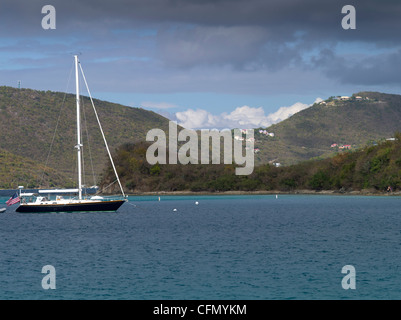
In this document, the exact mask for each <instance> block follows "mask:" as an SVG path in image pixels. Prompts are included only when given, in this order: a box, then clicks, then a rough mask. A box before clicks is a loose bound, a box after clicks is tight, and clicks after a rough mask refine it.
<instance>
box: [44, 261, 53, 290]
mask: <svg viewBox="0 0 401 320" xmlns="http://www.w3.org/2000/svg"><path fill="white" fill-rule="evenodd" d="M42 273H46V275H45V276H44V277H43V279H42V288H43V289H44V290H48V289H56V268H54V267H53V266H52V265H50V264H48V265H45V266H43V268H42Z"/></svg>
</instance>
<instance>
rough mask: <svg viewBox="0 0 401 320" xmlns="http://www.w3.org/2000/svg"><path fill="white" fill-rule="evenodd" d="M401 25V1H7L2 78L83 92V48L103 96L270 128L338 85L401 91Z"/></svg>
mask: <svg viewBox="0 0 401 320" xmlns="http://www.w3.org/2000/svg"><path fill="white" fill-rule="evenodd" d="M348 4H349V5H353V6H354V7H355V9H356V29H354V30H352V29H349V30H344V29H343V28H342V26H341V21H342V19H343V17H344V16H346V14H343V13H342V12H341V10H342V8H343V6H344V5H348ZM45 5H53V6H54V8H55V9H56V29H54V30H51V29H49V30H45V29H43V28H42V19H43V18H44V17H45V16H46V14H42V12H41V11H42V7H43V6H45ZM400 30H401V1H399V0H384V1H377V0H363V1H362V0H360V1H344V0H343V1H337V0H303V1H300V0H131V1H128V0H113V1H109V0H107V1H105V0H96V1H88V0H80V1H77V0H70V1H61V0H46V1H40V0H25V1H21V0H2V1H1V3H0V85H7V86H14V87H16V86H17V83H18V80H21V82H22V87H25V88H32V89H40V90H53V91H66V90H67V91H69V92H73V91H74V87H73V85H71V84H70V85H69V86H67V83H68V79H69V74H70V71H71V67H72V61H73V58H72V54H73V53H76V52H80V53H81V55H80V60H81V63H82V66H83V68H84V70H85V75H86V78H87V80H88V82H89V86H90V88H91V93H92V95H93V96H94V97H95V98H99V99H105V100H108V101H112V102H116V103H121V104H124V105H128V106H133V107H143V108H145V109H149V110H153V111H157V112H159V113H161V114H163V115H166V116H168V117H170V118H171V119H175V120H177V121H178V122H179V123H180V124H182V125H184V126H186V127H188V128H208V127H210V128H211V127H213V128H222V127H235V126H240V127H260V126H268V125H270V124H272V123H275V122H277V121H280V120H283V119H285V118H286V117H288V116H290V115H292V114H293V113H295V112H297V111H300V110H302V109H304V108H307V107H308V106H310V105H311V104H313V102H315V101H316V100H317V99H327V98H328V97H330V96H333V95H351V94H352V93H355V92H358V91H362V90H364V91H367V90H369V91H381V92H387V93H401V41H400ZM317 101H319V100H317Z"/></svg>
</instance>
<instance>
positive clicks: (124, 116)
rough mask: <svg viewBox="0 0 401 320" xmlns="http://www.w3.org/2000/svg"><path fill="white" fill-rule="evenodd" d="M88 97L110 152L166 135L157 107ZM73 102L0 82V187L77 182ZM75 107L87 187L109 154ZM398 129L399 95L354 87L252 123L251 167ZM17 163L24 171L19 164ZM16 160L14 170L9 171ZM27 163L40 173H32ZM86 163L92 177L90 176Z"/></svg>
mask: <svg viewBox="0 0 401 320" xmlns="http://www.w3.org/2000/svg"><path fill="white" fill-rule="evenodd" d="M94 103H95V106H96V108H97V111H98V113H99V117H100V120H101V123H102V126H103V129H104V131H105V135H106V138H107V140H108V143H109V146H110V148H111V150H112V151H114V150H115V149H116V148H119V147H120V146H122V145H123V144H125V143H136V142H140V141H144V140H145V137H146V134H147V132H148V131H149V130H151V129H154V128H160V129H162V130H164V131H165V132H166V134H168V128H169V120H168V119H167V118H164V117H163V116H161V115H159V114H157V113H154V112H151V111H147V110H144V109H141V108H132V107H127V106H123V105H120V104H115V103H110V102H106V101H101V100H97V99H94ZM75 107H76V106H75V95H73V94H65V93H61V92H51V91H38V90H31V89H17V88H11V87H5V86H2V87H0V128H1V132H2V139H0V150H1V152H4V155H5V156H3V157H0V158H1V159H2V160H1V161H0V164H2V165H3V169H2V172H3V176H2V181H0V187H2V188H16V187H17V185H21V184H22V185H24V184H26V185H30V186H31V187H39V185H37V184H39V182H40V181H41V180H42V179H41V178H42V177H44V179H45V180H44V181H42V183H43V186H61V185H63V186H66V185H76V180H75V179H76V170H77V169H76V151H75V149H74V146H75V144H76V124H75ZM82 107H83V111H82V121H83V124H82V139H83V144H84V162H85V164H86V166H85V167H86V168H87V169H86V171H85V172H84V177H85V181H84V184H86V185H87V186H91V185H93V184H94V183H99V182H100V180H101V177H100V175H101V174H102V173H103V172H104V169H105V168H106V167H107V163H108V160H107V156H106V150H105V148H104V144H103V140H102V137H101V134H100V132H99V130H98V126H97V123H96V119H95V117H94V115H93V112H92V110H91V109H92V107H91V104H90V101H89V99H88V98H87V97H83V98H82ZM56 127H57V131H55V128H56ZM86 129H87V130H88V132H89V142H90V143H89V144H88V136H87V133H86V131H87V130H86ZM259 131H261V132H259ZM399 131H401V96H400V95H395V94H385V93H379V92H358V93H355V94H353V95H352V96H351V97H349V98H348V99H347V98H345V97H343V98H340V97H331V98H329V99H326V100H325V101H323V102H320V103H315V104H314V105H313V106H311V107H309V108H307V109H305V110H302V111H300V112H298V113H296V114H294V115H293V116H291V117H290V118H288V119H286V120H284V121H282V122H280V123H277V124H275V125H272V126H270V127H268V128H258V129H256V130H255V140H256V141H255V151H256V153H255V165H260V164H264V163H280V164H282V165H291V164H295V163H299V162H302V161H304V160H309V159H311V158H316V157H323V158H325V157H329V156H331V155H334V154H336V153H337V152H339V151H340V152H342V151H341V150H340V149H339V147H341V146H350V148H351V151H352V150H355V149H357V148H359V147H363V146H366V145H368V144H373V143H374V142H375V141H381V140H384V139H386V138H391V137H392V136H393V134H394V133H395V132H399ZM267 132H268V133H271V135H268V134H266V133H267ZM93 133H95V134H93ZM89 145H90V148H89ZM333 145H336V146H335V147H332V146H333ZM50 149H51V150H52V152H51V153H50V154H49V150H50ZM89 155H92V160H90V158H89ZM6 159H7V160H6ZM28 159H29V161H28ZM24 163H26V170H25V172H24V170H22V168H23V167H22V166H21V165H23V164H24ZM16 165H18V166H19V168H20V169H19V170H13V168H12V167H13V166H16ZM131 165H132V166H134V165H136V164H134V163H133V164H131ZM33 167H35V168H36V169H35V170H36V171H38V170H39V171H41V170H42V171H44V172H45V174H43V172H42V174H37V173H33V171H35V170H33V171H32V170H31V168H33ZM91 167H93V168H94V175H95V178H96V179H93V175H92V171H91ZM36 171H35V172H36ZM7 172H8V174H9V175H10V177H7ZM11 176H12V177H11ZM39 178H40V180H39V181H38V179H39ZM13 184H15V186H14V185H13Z"/></svg>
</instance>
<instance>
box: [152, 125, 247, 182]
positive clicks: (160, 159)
mask: <svg viewBox="0 0 401 320" xmlns="http://www.w3.org/2000/svg"><path fill="white" fill-rule="evenodd" d="M233 133H234V134H233ZM233 133H232V132H231V130H228V129H226V130H221V131H220V130H216V129H213V130H208V129H203V130H201V131H200V139H201V142H200V149H201V150H200V164H209V163H210V153H211V160H212V161H211V163H212V164H220V163H221V161H220V158H221V139H223V149H224V150H223V163H224V164H233V163H235V164H237V165H240V166H241V167H237V168H235V174H236V175H249V174H251V173H252V172H253V168H254V146H255V138H254V132H253V129H247V130H240V129H234V130H233ZM243 133H245V137H243V136H242V135H243ZM210 140H211V148H210ZM146 141H153V142H154V143H153V144H152V145H150V146H149V148H148V149H147V151H146V160H147V161H148V163H149V164H156V163H159V164H167V163H169V164H177V163H178V162H179V163H181V164H199V138H198V133H197V132H196V131H195V130H191V129H182V130H181V131H180V132H178V126H177V124H176V123H175V122H174V121H170V122H169V134H168V149H169V154H168V159H167V138H166V134H165V132H164V131H163V130H161V129H151V130H149V131H148V133H147V135H146ZM178 142H185V143H184V144H183V145H181V147H180V148H179V149H178ZM243 142H245V156H244V155H243ZM242 165H243V166H242Z"/></svg>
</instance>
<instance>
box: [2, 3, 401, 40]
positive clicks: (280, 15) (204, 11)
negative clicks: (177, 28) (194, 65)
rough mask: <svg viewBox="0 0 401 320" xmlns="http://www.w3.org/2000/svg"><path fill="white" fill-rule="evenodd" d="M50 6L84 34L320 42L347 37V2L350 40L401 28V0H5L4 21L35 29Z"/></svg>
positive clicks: (392, 34) (387, 35)
mask: <svg viewBox="0 0 401 320" xmlns="http://www.w3.org/2000/svg"><path fill="white" fill-rule="evenodd" d="M46 4H51V5H53V6H54V7H55V8H56V11H57V19H58V24H61V26H66V27H67V26H68V27H70V28H72V29H75V30H79V29H80V28H83V29H82V30H81V31H82V32H85V30H84V28H87V29H89V30H96V29H97V30H102V29H104V28H110V27H113V26H115V27H124V26H125V27H127V28H130V27H138V26H141V25H144V24H148V25H160V24H166V23H167V24H191V25H199V26H225V27H230V26H258V27H263V28H272V29H274V34H273V35H272V37H274V38H275V39H282V37H284V38H285V39H287V38H291V37H292V36H293V35H294V32H296V31H299V30H302V31H305V32H306V33H308V34H310V35H312V36H316V37H321V40H324V39H325V38H326V39H329V38H330V37H341V38H343V37H345V36H344V30H342V29H341V28H339V26H340V25H341V18H342V17H343V15H342V14H341V8H342V7H343V6H344V5H345V4H352V5H354V6H355V8H356V10H357V30H355V31H354V32H353V33H352V36H351V37H350V38H352V39H364V40H369V39H370V40H373V39H375V40H383V41H384V40H391V39H392V40H395V39H397V32H398V30H399V28H400V26H401V19H399V17H400V16H401V2H400V1H391V0H385V1H377V0H364V1H362V0H360V1H343V0H341V1H339V0H329V1H328V0H326V1H322V0H302V1H301V0H246V1H245V0H214V1H205V0H133V1H132V0H130V1H128V0H114V1H109V0H96V1H95V0H93V1H88V0H87V1H82V0H80V1H78V0H70V1H61V0H52V1H48V0H45V1H44V0H31V1H26V0H24V1H22V0H3V1H2V4H1V5H0V8H1V11H0V17H1V21H0V23H1V24H2V25H5V24H9V27H10V28H8V29H9V31H10V32H13V30H21V29H24V30H25V31H26V32H34V31H35V30H36V28H34V27H33V26H39V27H40V19H41V16H42V15H41V13H40V10H41V8H42V7H43V6H44V5H46ZM28 26H30V27H31V28H30V29H27V27H28ZM61 26H60V27H61ZM3 30H4V29H3ZM37 31H39V28H38V30H37ZM348 36H349V35H348Z"/></svg>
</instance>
